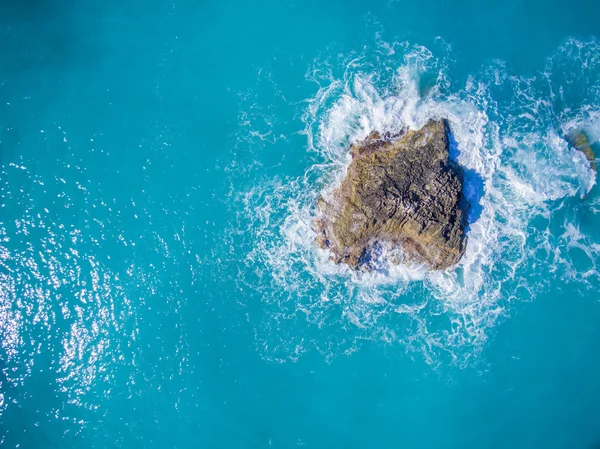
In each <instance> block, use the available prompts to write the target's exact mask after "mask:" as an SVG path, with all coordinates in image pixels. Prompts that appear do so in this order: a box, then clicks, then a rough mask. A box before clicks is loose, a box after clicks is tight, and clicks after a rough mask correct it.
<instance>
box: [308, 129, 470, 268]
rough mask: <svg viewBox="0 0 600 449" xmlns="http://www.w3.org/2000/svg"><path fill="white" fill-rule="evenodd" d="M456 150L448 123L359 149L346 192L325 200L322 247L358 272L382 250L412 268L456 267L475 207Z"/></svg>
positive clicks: (373, 140)
mask: <svg viewBox="0 0 600 449" xmlns="http://www.w3.org/2000/svg"><path fill="white" fill-rule="evenodd" d="M449 150H450V143H449V134H448V125H447V123H446V121H445V120H438V121H430V122H429V123H427V124H426V125H425V126H424V127H423V128H422V129H420V130H418V131H409V132H408V133H400V134H398V135H395V136H389V135H388V136H380V135H379V133H376V132H375V133H372V134H371V135H370V136H368V137H367V138H366V139H365V140H364V141H363V142H360V143H357V144H355V145H353V146H352V148H351V150H350V151H351V154H352V162H351V163H350V166H349V167H348V172H347V174H346V177H345V178H344V179H343V181H342V183H341V185H340V186H339V187H338V188H337V189H336V190H335V191H334V192H333V194H332V195H331V197H329V198H327V199H325V198H323V197H321V198H320V199H319V202H318V205H317V210H318V216H317V218H316V219H315V221H314V227H315V231H316V232H317V238H316V243H317V245H318V246H320V247H321V248H325V249H329V250H330V251H331V254H332V259H333V260H334V261H335V262H336V263H346V264H348V265H349V266H350V267H352V268H355V269H356V268H362V269H370V264H369V263H368V261H369V259H370V255H371V252H372V251H373V249H374V248H375V247H377V246H379V245H381V244H391V245H394V246H399V247H400V248H401V249H402V252H403V254H404V257H405V258H406V259H407V260H408V261H412V262H418V263H425V264H426V265H428V266H429V267H430V268H431V269H436V270H439V269H446V268H448V267H451V266H452V265H454V264H456V263H457V262H458V261H459V260H460V258H461V257H462V255H463V254H464V251H465V247H466V233H465V228H466V224H467V212H468V209H469V203H468V201H467V199H466V198H465V196H464V195H463V193H462V186H463V174H462V170H461V168H460V167H459V166H458V165H457V164H456V163H454V162H453V161H451V160H450V157H449Z"/></svg>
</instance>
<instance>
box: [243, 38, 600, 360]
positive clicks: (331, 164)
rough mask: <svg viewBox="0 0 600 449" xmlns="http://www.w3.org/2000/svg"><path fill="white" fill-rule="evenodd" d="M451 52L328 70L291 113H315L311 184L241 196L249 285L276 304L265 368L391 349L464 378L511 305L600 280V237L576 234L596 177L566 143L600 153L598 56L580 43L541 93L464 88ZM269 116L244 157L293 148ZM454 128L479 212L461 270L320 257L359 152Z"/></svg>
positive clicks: (422, 51) (380, 53) (356, 58)
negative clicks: (576, 140) (405, 132)
mask: <svg viewBox="0 0 600 449" xmlns="http://www.w3.org/2000/svg"><path fill="white" fill-rule="evenodd" d="M440 47H441V51H436V53H434V52H433V51H431V50H429V49H427V48H424V47H421V46H415V45H410V44H408V43H394V44H389V43H386V42H383V41H382V40H381V39H377V42H376V45H375V47H374V48H370V49H365V51H364V52H363V53H362V54H358V55H353V56H352V57H351V58H348V59H346V60H344V61H342V62H339V63H338V61H335V62H334V61H331V60H318V61H315V62H314V64H313V65H312V67H311V68H310V70H309V71H308V72H307V75H306V77H307V79H308V80H309V81H311V82H314V83H316V85H317V86H318V90H317V93H316V94H315V95H314V96H313V97H311V98H309V99H308V100H306V101H304V102H300V103H296V104H292V105H290V104H289V103H287V106H288V107H289V106H291V107H293V108H296V109H299V110H301V111H302V113H301V117H302V122H303V123H304V129H303V131H302V133H301V134H302V135H303V136H304V138H305V142H306V150H308V154H309V155H310V160H309V162H308V163H307V166H306V169H305V172H304V174H303V175H301V176H288V177H285V178H276V179H273V178H272V179H267V180H260V181H256V177H254V178H253V181H254V186H253V187H252V188H250V189H248V191H246V192H244V193H242V194H239V195H236V196H235V197H236V198H235V199H236V202H239V204H243V208H237V209H236V212H237V220H236V222H235V224H234V229H233V231H234V233H233V234H234V235H235V232H236V231H237V234H238V235H243V240H244V242H245V243H244V242H241V241H240V242H236V246H238V247H240V246H241V247H244V248H246V249H247V257H246V259H245V261H244V264H245V266H246V269H245V270H243V273H242V272H241V273H240V275H239V277H238V282H239V284H240V286H241V288H247V287H251V288H252V289H253V290H255V291H257V292H258V293H259V294H260V296H261V304H262V310H263V313H262V317H261V319H260V324H258V325H257V332H256V334H257V341H258V344H259V346H260V347H261V352H262V353H263V355H264V356H265V357H267V358H270V359H275V360H288V359H296V358H297V357H298V356H299V355H300V354H301V353H303V352H305V351H310V350H315V349H316V350H317V351H319V352H321V353H322V354H323V355H324V356H326V357H328V358H329V357H333V356H335V355H336V354H340V353H348V352H352V351H355V350H357V349H358V348H359V347H360V345H361V342H362V341H364V340H380V341H384V342H387V343H392V344H396V343H399V344H401V345H403V346H404V347H405V348H406V350H407V351H408V352H419V353H421V354H422V355H423V356H424V357H425V360H427V362H429V363H431V364H434V365H435V364H439V363H444V362H445V361H450V362H451V363H457V364H459V365H464V364H468V363H469V361H470V360H472V359H473V358H474V357H475V356H477V355H478V354H479V353H480V352H481V350H482V348H483V346H484V344H485V342H486V341H487V339H488V337H489V334H490V331H491V329H492V328H493V327H494V326H495V324H496V323H497V322H498V321H499V320H500V319H502V318H503V317H506V316H507V315H508V313H509V305H510V303H511V301H514V300H522V299H523V298H533V297H535V296H536V295H537V294H538V293H539V292H541V291H543V290H545V289H547V288H548V287H549V285H550V283H552V282H555V281H556V280H557V279H560V280H561V281H569V280H577V281H579V282H581V285H582V287H581V288H589V286H590V285H591V284H590V282H592V281H594V282H596V281H597V280H598V277H599V274H598V271H597V264H598V261H599V255H600V253H599V250H600V246H599V245H598V242H599V241H600V239H599V236H598V234H597V233H596V234H595V235H594V234H593V232H591V233H590V232H589V230H586V231H585V232H584V231H583V230H580V228H579V226H578V224H577V223H578V219H577V217H578V216H579V215H580V214H581V213H588V212H589V213H592V214H597V213H598V198H597V197H596V196H595V195H594V191H592V188H593V186H594V184H595V179H596V173H595V172H594V171H593V170H591V168H590V164H589V162H588V161H587V160H586V159H585V156H584V155H583V154H582V153H581V152H578V151H575V150H573V149H572V148H571V147H570V146H569V144H568V142H567V141H566V140H565V138H564V136H565V135H566V134H568V133H570V132H572V131H585V132H586V134H587V135H588V136H589V137H590V139H591V141H592V142H594V141H597V140H598V138H599V137H600V109H598V107H597V106H595V105H597V104H598V101H597V100H598V99H600V98H599V96H600V83H598V81H597V78H594V74H596V73H599V72H600V48H599V45H598V43H596V42H595V41H590V42H581V41H577V40H574V39H572V40H569V41H567V42H566V43H565V44H564V45H563V46H561V47H560V48H559V50H558V52H557V53H556V54H555V55H553V56H552V57H550V58H549V59H548V61H547V64H546V67H545V70H544V71H543V72H542V73H539V74H538V75H537V76H535V77H532V78H526V77H519V76H516V75H514V74H511V73H510V72H509V70H508V69H507V68H506V66H505V64H503V63H502V62H500V61H496V62H494V63H493V64H491V65H489V66H487V67H484V68H483V69H482V70H481V71H480V72H479V73H477V74H473V75H470V76H468V77H467V78H466V79H461V80H458V81H457V80H455V79H453V67H454V62H453V60H452V54H451V52H450V50H449V49H448V48H447V47H446V46H445V45H444V44H443V43H442V42H440ZM573 81H577V82H576V83H574V82H573ZM273 86H275V83H274V82H273ZM581 86H583V88H582V89H580V88H581ZM274 90H275V91H277V92H278V93H279V95H280V97H281V102H282V104H283V103H285V99H284V94H283V93H281V92H280V91H279V90H278V89H277V88H276V87H274ZM251 100H252V99H251ZM251 100H250V101H251ZM257 105H258V104H250V105H245V106H247V107H246V108H245V110H244V112H243V120H242V127H243V128H242V129H243V130H244V131H242V132H241V133H240V136H239V137H240V140H239V146H243V147H244V148H246V151H249V152H251V153H252V155H253V156H254V157H256V160H260V158H261V155H260V154H258V153H257V152H256V149H257V148H264V147H265V146H266V145H268V146H270V145H274V146H277V145H278V144H279V142H280V140H282V139H283V140H285V139H286V136H285V135H284V132H280V130H279V129H278V128H277V124H276V123H274V121H273V120H272V117H271V119H269V117H267V116H266V115H265V114H264V113H263V112H264V111H261V110H260V108H259V107H258V106H257ZM255 106H256V107H255ZM282 107H283V106H282ZM439 118H445V119H447V120H448V121H449V123H450V127H451V131H452V134H453V137H454V139H455V140H456V147H455V148H454V150H455V151H454V156H455V157H456V159H457V160H458V162H459V163H460V165H461V166H463V167H464V168H465V170H466V173H467V176H466V187H465V191H466V194H467V196H468V198H469V199H470V201H471V203H472V204H474V205H475V207H474V208H473V209H474V213H472V214H471V216H470V217H469V219H470V223H469V232H468V244H467V251H466V254H465V256H464V257H463V259H462V261H461V262H460V263H459V265H458V266H457V267H456V268H454V269H452V270H448V271H444V272H428V271H427V270H425V269H424V268H423V267H414V266H404V265H394V264H391V263H388V262H387V261H388V259H387V255H386V254H385V251H384V254H382V255H381V257H380V262H381V270H378V271H376V272H372V273H357V272H353V271H351V270H350V269H348V268H347V267H345V266H338V265H335V264H333V263H332V262H331V261H329V260H328V255H327V253H326V252H324V251H322V250H319V249H317V248H316V247H315V245H314V244H313V241H314V238H315V234H314V232H313V230H312V226H311V222H312V219H313V217H314V213H315V211H314V205H315V203H316V200H317V198H318V197H319V195H321V194H325V195H327V193H328V192H331V191H332V190H333V189H334V188H335V187H336V186H337V185H338V184H339V182H340V181H341V179H342V178H343V176H344V174H345V170H346V168H347V166H348V164H349V161H350V156H349V152H348V147H349V146H350V144H351V143H352V142H356V141H359V140H362V139H364V138H365V137H366V136H367V135H368V134H370V133H371V132H372V131H374V130H377V131H380V132H390V133H395V132H398V131H399V130H401V129H403V128H406V127H409V128H413V129H417V128H420V127H421V126H423V125H424V124H425V123H426V122H427V121H428V120H430V119H439ZM259 122H260V123H261V124H262V125H261V126H262V127H261V128H260V129H258V128H256V127H255V125H256V123H259ZM265 124H266V126H265ZM274 136H279V137H277V138H275V137H274ZM257 166H260V163H258V162H257ZM232 170H233V173H236V174H237V175H239V173H240V170H238V169H236V168H233V169H232ZM250 172H252V170H251V169H250ZM570 248H579V251H580V254H578V255H575V256H574V255H573V254H572V252H571V250H570ZM582 257H583V259H585V260H584V261H581V260H576V259H577V258H579V259H581V258H582ZM579 265H581V266H582V267H585V269H584V270H579V269H578V266H579ZM248 273H251V274H248ZM541 273H543V274H544V275H543V276H540V274H541ZM548 273H550V275H548Z"/></svg>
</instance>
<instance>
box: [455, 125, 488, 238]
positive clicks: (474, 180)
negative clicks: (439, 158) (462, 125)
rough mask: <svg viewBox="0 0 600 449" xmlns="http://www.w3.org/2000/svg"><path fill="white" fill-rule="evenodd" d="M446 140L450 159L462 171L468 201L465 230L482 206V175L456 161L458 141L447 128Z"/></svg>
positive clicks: (477, 217) (458, 154) (478, 214)
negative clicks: (448, 145)
mask: <svg viewBox="0 0 600 449" xmlns="http://www.w3.org/2000/svg"><path fill="white" fill-rule="evenodd" d="M448 140H449V141H450V159H451V160H452V161H454V162H456V164H457V165H458V166H459V167H460V168H461V170H462V171H463V175H464V176H463V194H464V195H465V197H466V198H467V201H468V202H469V205H470V207H469V213H468V216H467V225H468V226H467V231H468V227H469V226H470V225H472V224H473V223H475V222H476V221H477V220H479V217H480V216H481V212H482V211H483V207H482V206H481V198H483V194H484V190H485V189H484V182H483V177H482V176H481V175H480V174H479V173H477V172H476V171H475V170H473V169H468V168H465V167H463V166H461V165H460V164H459V163H458V158H459V156H460V149H459V148H458V142H457V141H456V139H455V138H454V134H453V133H452V131H451V130H450V129H448Z"/></svg>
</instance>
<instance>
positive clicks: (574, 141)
mask: <svg viewBox="0 0 600 449" xmlns="http://www.w3.org/2000/svg"><path fill="white" fill-rule="evenodd" d="M567 140H568V142H569V143H570V144H571V146H573V148H575V149H576V150H579V151H581V152H582V153H583V154H585V157H586V158H587V160H588V161H590V166H591V167H592V170H594V171H596V156H595V155H594V150H592V147H591V146H590V144H589V142H588V138H587V136H586V135H585V133H584V132H583V131H579V132H576V133H573V134H571V135H570V136H567Z"/></svg>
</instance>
